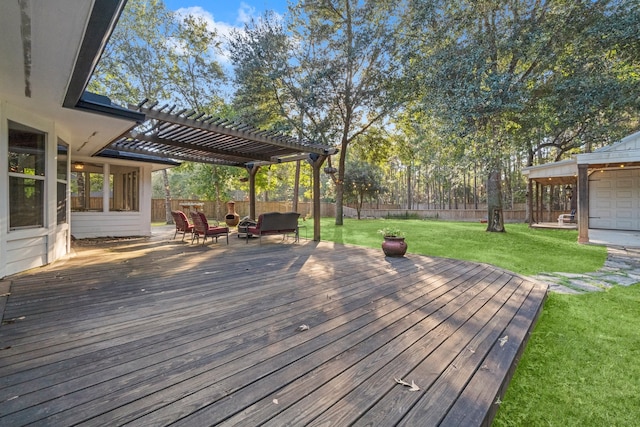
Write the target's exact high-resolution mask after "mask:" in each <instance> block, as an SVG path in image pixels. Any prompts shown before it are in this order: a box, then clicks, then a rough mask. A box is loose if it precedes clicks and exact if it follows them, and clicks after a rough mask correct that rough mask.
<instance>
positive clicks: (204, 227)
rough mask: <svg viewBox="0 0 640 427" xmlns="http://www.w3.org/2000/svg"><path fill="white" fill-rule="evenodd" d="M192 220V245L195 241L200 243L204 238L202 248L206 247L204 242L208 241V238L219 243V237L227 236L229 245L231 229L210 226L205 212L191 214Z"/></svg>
mask: <svg viewBox="0 0 640 427" xmlns="http://www.w3.org/2000/svg"><path fill="white" fill-rule="evenodd" d="M191 219H192V220H193V228H194V230H193V237H192V238H191V243H193V241H194V240H195V239H198V243H199V242H200V236H202V246H204V242H206V240H207V236H210V237H212V238H215V239H216V243H217V242H218V237H220V236H222V235H226V236H227V245H228V244H229V227H221V226H217V225H216V226H210V225H209V222H208V221H207V217H206V216H205V214H204V212H191Z"/></svg>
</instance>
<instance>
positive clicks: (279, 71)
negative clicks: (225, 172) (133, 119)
mask: <svg viewBox="0 0 640 427" xmlns="http://www.w3.org/2000/svg"><path fill="white" fill-rule="evenodd" d="M396 7H397V2H395V1H393V0H378V1H368V2H361V1H357V0H331V1H322V2H315V1H302V2H299V3H298V4H297V5H295V6H293V7H292V9H291V18H290V20H289V22H288V23H280V22H276V21H274V20H273V19H269V17H265V19H263V20H261V21H259V22H253V23H252V24H251V25H249V26H248V27H247V28H246V29H245V32H244V33H243V34H237V35H236V38H235V41H234V43H233V44H232V46H233V49H232V51H233V52H234V56H233V57H234V64H235V67H236V83H237V84H238V87H239V89H238V92H237V99H240V100H243V104H244V105H247V104H249V102H247V101H250V102H251V103H253V104H255V105H261V106H264V107H265V109H262V110H260V111H261V112H262V113H263V114H264V112H265V111H270V112H272V113H273V112H277V114H279V115H280V116H281V117H284V118H286V125H287V126H289V127H290V128H291V129H295V131H296V133H297V134H298V135H299V136H300V137H304V138H307V139H310V140H315V141H320V142H323V143H326V144H332V145H338V146H339V148H340V154H339V161H338V173H337V174H336V175H335V181H334V182H335V187H336V224H337V225H341V224H342V216H343V215H342V202H343V192H344V174H345V170H346V158H347V151H348V148H349V145H350V144H351V143H352V142H353V141H354V140H355V139H356V138H357V137H358V136H359V135H363V134H365V133H366V132H367V131H368V130H369V129H370V128H371V127H372V126H373V125H375V124H382V123H383V122H384V120H385V119H386V118H387V117H388V116H389V114H390V113H391V112H392V111H395V110H396V109H397V108H398V106H399V105H401V104H402V102H403V100H404V96H403V95H402V93H403V92H402V91H401V90H400V88H401V87H402V86H401V85H400V84H399V80H400V74H399V73H398V68H397V67H396V66H395V65H394V63H393V60H392V59H393V58H392V54H393V53H394V52H395V51H396V46H395V37H394V35H395V32H396V28H395V25H396V24H397V21H394V20H393V19H390V18H389V16H390V14H393V13H394V11H395V9H396ZM286 24H288V26H286ZM256 101H259V102H256Z"/></svg>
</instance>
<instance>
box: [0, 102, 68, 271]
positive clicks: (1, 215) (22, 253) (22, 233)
mask: <svg viewBox="0 0 640 427" xmlns="http://www.w3.org/2000/svg"><path fill="white" fill-rule="evenodd" d="M9 120H11V121H13V122H16V123H20V124H22V125H25V126H29V127H31V128H33V129H37V130H38V131H41V132H44V133H45V134H46V147H45V150H46V153H47V157H46V166H45V184H44V193H45V196H44V197H45V200H44V205H45V208H44V217H43V219H44V226H43V227H38V228H26V229H19V230H9V185H8V179H7V177H8V174H9V171H8V166H9V165H8V161H7V152H8V149H9V141H8V134H9V131H8V121H9ZM57 143H58V135H57V131H56V126H55V123H54V121H52V120H50V119H48V118H46V117H42V116H39V115H36V114H33V113H31V112H29V111H27V110H24V109H21V108H19V107H16V106H14V105H12V104H10V103H8V102H6V101H0V153H3V155H2V156H0V159H3V160H1V161H0V177H2V179H1V181H0V182H1V183H2V185H0V278H2V277H4V276H7V275H10V274H15V273H18V272H21V271H24V270H28V269H30V268H33V267H39V266H42V265H45V264H48V263H50V262H52V261H54V260H55V259H57V258H58V257H59V256H62V255H65V254H66V253H67V250H66V248H67V246H68V244H67V241H62V242H57V241H56V239H57V238H58V237H61V235H60V234H59V233H58V230H59V229H60V227H59V226H58V224H57V215H56V204H57V199H56V191H57V189H56V186H57V179H56V169H57V164H56V155H57ZM62 229H64V227H62ZM64 235H65V233H64V232H63V233H62V236H64ZM62 248H64V250H63V249H62ZM62 252H64V253H62Z"/></svg>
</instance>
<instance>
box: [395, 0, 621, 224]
mask: <svg viewBox="0 0 640 427" xmlns="http://www.w3.org/2000/svg"><path fill="white" fill-rule="evenodd" d="M624 3H625V2H624V1H605V0H602V1H597V0H596V1H563V0H482V1H471V0H447V1H444V0H412V1H411V4H412V7H411V8H410V9H409V10H410V11H411V14H410V19H409V21H407V22H408V24H407V25H405V28H408V29H410V30H409V31H408V32H407V36H408V40H409V41H412V42H410V43H407V46H408V50H407V55H406V56H407V58H409V61H408V62H407V63H408V64H410V65H411V66H412V67H409V68H408V72H411V73H413V74H414V76H415V77H416V80H417V81H418V82H420V83H422V84H423V86H422V87H421V88H420V91H421V92H422V93H423V94H425V98H424V103H425V104H433V103H435V104H436V105H437V106H438V112H439V113H440V116H441V117H442V119H443V120H445V121H446V122H447V123H448V126H447V127H446V128H445V129H446V133H448V134H457V135H460V136H461V137H462V138H463V140H464V141H466V142H467V143H468V144H469V145H472V146H473V147H474V151H475V152H477V153H478V154H479V155H480V156H481V157H482V158H483V163H484V164H485V165H486V166H487V168H486V173H487V177H488V178H487V191H488V194H487V197H488V217H489V221H488V226H487V230H488V231H503V230H504V224H503V219H502V197H501V194H500V192H501V173H502V170H503V169H504V168H503V167H502V162H503V159H504V158H505V156H507V155H509V154H510V153H512V152H513V151H514V150H517V149H518V148H519V147H518V146H517V143H516V142H517V141H518V138H515V137H514V134H517V133H518V132H521V129H522V128H523V126H524V125H526V123H527V121H526V120H525V118H527V117H528V118H531V116H532V115H531V114H529V113H531V112H533V111H535V110H538V111H539V112H542V111H545V110H544V108H541V105H542V103H543V102H547V104H546V105H547V107H546V108H548V109H550V110H549V112H550V115H553V114H558V113H560V114H562V113H563V112H562V111H558V107H560V104H558V103H555V105H554V103H553V102H548V98H546V96H548V95H549V94H550V93H552V94H553V93H556V94H558V92H560V93H562V92H561V90H560V89H561V88H563V87H565V88H569V87H570V88H571V90H570V92H573V91H577V93H580V96H578V97H575V96H574V97H573V99H576V102H568V103H565V104H564V108H567V109H568V110H570V111H575V110H576V109H577V110H578V113H577V114H576V115H578V116H579V117H580V118H581V119H582V120H585V121H586V120H587V119H588V117H589V116H588V115H587V114H585V112H584V111H583V110H581V109H580V107H581V103H580V102H582V103H584V105H587V106H593V108H591V107H588V108H589V109H591V110H593V111H597V110H598V109H602V108H607V107H611V106H612V104H611V103H610V102H602V103H599V102H598V101H596V100H594V99H589V92H590V90H592V89H594V88H595V87H599V88H603V87H604V86H605V85H604V84H602V81H601V80H597V79H596V80H595V81H594V82H593V83H595V85H594V86H592V85H591V84H588V85H587V86H589V87H590V90H584V87H582V88H581V87H580V86H579V85H575V84H574V85H570V84H569V77H577V75H576V74H575V73H572V74H567V73H566V70H567V68H566V66H568V65H569V64H570V63H571V62H572V61H574V59H579V58H580V57H581V52H583V50H582V49H586V51H587V52H590V53H591V52H593V53H596V54H597V53H600V54H601V53H603V51H601V50H598V49H597V47H596V46H597V45H594V44H593V43H591V44H590V43H589V42H588V40H589V37H590V36H591V37H593V35H594V34H597V28H598V25H599V23H601V22H603V20H605V19H606V16H607V14H610V13H611V9H610V8H611V7H614V6H616V5H620V4H624ZM603 38H604V37H603ZM591 42H593V40H591ZM577 48H579V49H577ZM595 56H596V55H590V56H589V57H590V58H591V59H593V58H594V57H595ZM584 57H585V58H586V55H584ZM563 61H567V62H564V66H565V67H563ZM580 63H581V65H582V66H583V70H584V69H585V68H584V67H585V66H586V67H587V69H588V66H589V61H580ZM575 69H576V70H580V67H577V68H575ZM580 76H581V77H584V74H580ZM550 81H554V82H555V83H554V85H553V90H552V91H551V92H550V91H549V87H548V85H549V82H550ZM579 81H580V78H578V79H576V80H575V82H576V83H577V82H579ZM563 85H564V86H563ZM545 89H546V90H545ZM561 96H562V95H561ZM577 98H579V99H580V102H577ZM568 99H570V98H568V97H567V96H566V93H565V94H564V97H563V98H562V101H563V102H565V101H567V100H568ZM558 100H561V99H560V98H558ZM611 100H612V99H611V98H609V101H611ZM547 117H549V116H547ZM521 140H525V138H522V139H521Z"/></svg>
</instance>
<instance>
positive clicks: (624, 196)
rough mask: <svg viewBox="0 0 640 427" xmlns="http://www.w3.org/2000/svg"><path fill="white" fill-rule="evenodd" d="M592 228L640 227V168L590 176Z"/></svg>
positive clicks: (631, 228)
mask: <svg viewBox="0 0 640 427" xmlns="http://www.w3.org/2000/svg"><path fill="white" fill-rule="evenodd" d="M589 228H603V229H611V230H640V169H627V170H605V171H602V172H601V171H596V172H594V173H592V174H591V175H590V176H589Z"/></svg>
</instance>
